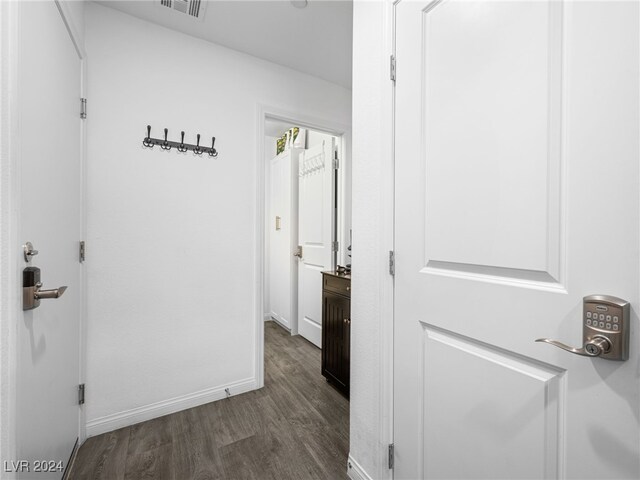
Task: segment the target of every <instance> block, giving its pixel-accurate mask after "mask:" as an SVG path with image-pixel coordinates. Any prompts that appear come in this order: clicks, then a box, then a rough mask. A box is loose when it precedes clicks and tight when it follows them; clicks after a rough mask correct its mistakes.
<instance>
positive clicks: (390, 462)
mask: <svg viewBox="0 0 640 480" xmlns="http://www.w3.org/2000/svg"><path fill="white" fill-rule="evenodd" d="M393 447H394V445H393V443H390V444H389V457H388V458H387V465H388V466H389V470H393Z"/></svg>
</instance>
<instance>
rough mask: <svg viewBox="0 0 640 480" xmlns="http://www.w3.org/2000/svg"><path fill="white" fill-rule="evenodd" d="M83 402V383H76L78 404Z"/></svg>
mask: <svg viewBox="0 0 640 480" xmlns="http://www.w3.org/2000/svg"><path fill="white" fill-rule="evenodd" d="M83 404H84V383H81V384H80V385H78V405H83Z"/></svg>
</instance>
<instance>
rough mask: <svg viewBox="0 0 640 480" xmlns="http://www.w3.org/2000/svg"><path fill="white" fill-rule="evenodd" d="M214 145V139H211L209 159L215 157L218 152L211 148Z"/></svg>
mask: <svg viewBox="0 0 640 480" xmlns="http://www.w3.org/2000/svg"><path fill="white" fill-rule="evenodd" d="M215 144H216V137H211V150H209V156H210V157H217V156H218V151H217V150H216V149H215V148H214V147H213V146H214V145H215Z"/></svg>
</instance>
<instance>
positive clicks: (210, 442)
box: [69, 322, 349, 480]
mask: <svg viewBox="0 0 640 480" xmlns="http://www.w3.org/2000/svg"><path fill="white" fill-rule="evenodd" d="M348 449H349V402H348V401H347V400H346V399H345V398H344V397H343V396H342V395H341V394H340V393H338V392H337V391H336V390H335V389H334V388H333V387H331V386H330V385H329V384H328V383H327V382H326V381H325V379H324V378H323V377H322V375H321V374H320V350H319V349H317V348H315V347H314V346H313V345H311V344H310V343H309V342H307V341H306V340H304V339H303V338H301V337H300V336H296V337H291V336H289V334H288V333H287V332H286V331H285V330H283V329H282V328H280V327H278V326H277V325H276V324H275V323H274V322H267V323H265V386H264V388H262V389H260V390H257V391H253V392H249V393H246V394H242V395H238V396H237V397H231V398H230V399H228V400H220V401H217V402H214V403H209V404H206V405H202V406H199V407H196V408H192V409H189V410H185V411H182V412H178V413H175V414H172V415H167V416H164V417H160V418H157V419H154V420H150V421H148V422H144V423H140V424H137V425H133V426H131V427H127V428H123V429H120V430H116V431H114V432H110V433H106V434H104V435H99V436H96V437H92V438H90V439H88V440H87V441H86V442H85V444H84V445H83V446H82V447H81V449H80V451H79V452H78V456H77V459H76V461H75V465H74V466H73V469H72V471H71V475H70V476H69V478H71V479H74V480H75V479H92V480H93V479H96V480H97V479H103V480H121V479H127V480H136V479H141V478H145V479H163V480H164V479H172V480H188V479H199V480H204V479H235V478H237V479H240V478H242V479H266V478H274V479H275V478H277V479H327V478H331V479H340V478H347V475H346V469H347V453H348Z"/></svg>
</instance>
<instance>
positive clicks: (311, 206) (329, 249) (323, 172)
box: [298, 138, 335, 347]
mask: <svg viewBox="0 0 640 480" xmlns="http://www.w3.org/2000/svg"><path fill="white" fill-rule="evenodd" d="M334 151H335V139H334V138H332V139H331V141H330V142H329V141H327V140H323V141H322V143H320V144H318V145H316V146H314V147H311V148H309V149H307V150H305V151H304V152H303V153H302V155H301V156H300V163H299V184H298V185H299V188H298V198H299V206H298V242H299V244H300V245H301V246H302V257H301V258H300V260H299V263H298V333H300V335H302V336H303V337H305V338H306V339H307V340H309V341H310V342H311V343H313V344H314V345H316V346H318V347H322V275H321V273H320V272H322V271H323V270H331V269H332V268H334V264H335V252H334V249H333V241H334V239H335V180H334V172H335V170H334V169H333V155H334Z"/></svg>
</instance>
